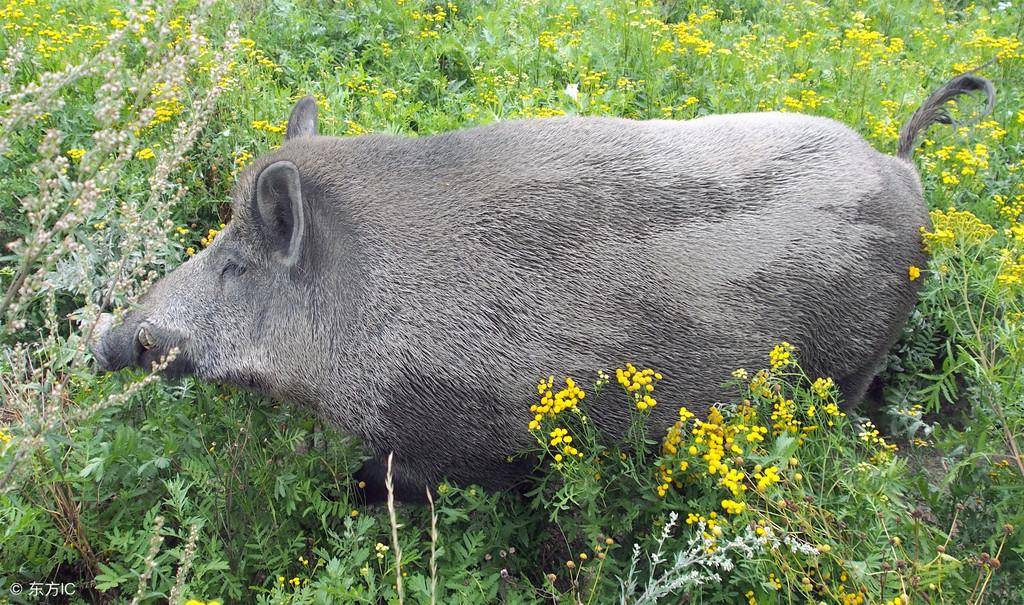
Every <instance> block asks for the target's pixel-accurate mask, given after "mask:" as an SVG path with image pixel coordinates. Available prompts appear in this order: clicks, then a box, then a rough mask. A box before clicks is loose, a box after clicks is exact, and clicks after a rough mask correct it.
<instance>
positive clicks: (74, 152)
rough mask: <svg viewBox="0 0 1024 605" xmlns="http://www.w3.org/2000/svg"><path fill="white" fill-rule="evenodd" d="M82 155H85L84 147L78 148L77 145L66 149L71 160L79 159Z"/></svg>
mask: <svg viewBox="0 0 1024 605" xmlns="http://www.w3.org/2000/svg"><path fill="white" fill-rule="evenodd" d="M83 155H85V150H84V149H79V148H77V147H75V148H73V149H68V157H69V158H71V159H72V160H80V159H82V156H83Z"/></svg>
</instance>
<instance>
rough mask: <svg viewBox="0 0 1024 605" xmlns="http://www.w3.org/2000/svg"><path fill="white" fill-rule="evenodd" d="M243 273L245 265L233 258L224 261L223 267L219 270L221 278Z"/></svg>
mask: <svg viewBox="0 0 1024 605" xmlns="http://www.w3.org/2000/svg"><path fill="white" fill-rule="evenodd" d="M243 273H245V265H242V264H240V263H238V262H235V261H234V260H228V261H227V262H226V263H224V268H223V269H221V270H220V276H221V277H222V278H223V277H224V276H226V275H231V276H235V277H237V276H239V275H241V274H243Z"/></svg>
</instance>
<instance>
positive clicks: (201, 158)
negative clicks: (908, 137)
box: [0, 0, 1024, 605]
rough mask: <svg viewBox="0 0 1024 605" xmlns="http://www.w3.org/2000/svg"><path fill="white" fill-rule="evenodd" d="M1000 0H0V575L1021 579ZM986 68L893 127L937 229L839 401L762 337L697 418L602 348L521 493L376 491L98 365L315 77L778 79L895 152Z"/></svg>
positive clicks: (486, 94)
mask: <svg viewBox="0 0 1024 605" xmlns="http://www.w3.org/2000/svg"><path fill="white" fill-rule="evenodd" d="M1017 4H1018V3H1017V2H1016V0H1014V1H1013V2H1009V1H1001V2H996V1H985V2H968V1H967V0H947V1H939V0H893V1H892V2H888V3H877V2H863V1H855V0H837V1H835V2H827V3H826V2H820V3H819V2H814V1H812V0H792V1H787V0H733V1H724V0H723V1H722V2H713V3H703V4H702V3H697V2H653V0H638V1H625V0H604V1H598V0H578V1H577V2H575V3H571V4H568V3H563V2H554V1H550V0H529V1H526V2H513V1H495V0H491V1H486V2H484V1H480V2H470V1H468V0H459V1H457V2H447V3H437V2H416V1H413V0H346V1H341V2H328V1H326V0H274V1H272V2H270V1H266V0H188V1H185V0H137V1H127V2H121V1H112V0H92V1H89V2H83V1H81V0H78V1H62V0H3V3H2V4H0V31H2V32H3V33H2V36H0V65H2V67H0V243H3V244H4V246H3V248H2V251H0V297H2V298H0V346H2V349H0V350H2V353H0V389H2V403H0V603H5V602H12V603H22V602H25V603H34V602H45V601H46V600H47V599H49V600H50V601H62V600H68V601H72V602H84V603H91V602H131V603H162V602H167V601H170V602H173V603H188V604H190V605H194V604H196V603H200V604H202V603H234V602H258V603H340V602H361V603H363V602H365V603H382V602H409V603H428V602H429V603H484V602H508V603H532V602H541V601H543V602H552V603H574V604H575V603H586V604H588V605H589V604H590V603H608V602H620V603H624V604H625V603H630V604H632V603H654V602H658V601H661V602H666V603H709V604H710V603H733V604H734V603H746V604H754V603H829V604H832V603H838V604H842V605H857V604H886V605H909V604H911V603H914V604H917V603H922V604H925V603H927V604H940V603H941V604H949V605H962V604H969V605H978V604H980V603H983V602H986V601H987V602H994V603H1007V604H1016V603H1024V507H1022V506H1021V502H1022V501H1024V457H1022V453H1021V450H1022V448H1024V321H1022V320H1024V306H1022V304H1024V92H1022V87H1021V84H1022V83H1024V44H1022V40H1021V36H1022V29H1024V10H1022V8H1021V7H1020V6H1017ZM978 66H983V67H982V70H981V72H980V73H981V74H982V75H984V76H986V77H987V78H989V79H991V80H992V81H993V82H994V84H995V86H996V88H997V91H998V93H997V95H998V98H997V104H996V109H995V111H994V112H993V113H992V114H990V115H988V116H985V117H983V118H982V119H981V120H980V121H977V120H976V121H973V122H972V120H971V118H972V115H973V114H974V113H976V112H977V110H978V108H979V107H980V102H975V101H974V99H970V98H963V99H961V101H960V106H951V107H950V111H951V113H952V115H953V117H954V119H955V120H957V123H956V124H954V125H953V126H952V127H948V126H937V127H934V128H933V129H932V130H931V131H930V132H929V133H928V135H927V137H926V139H925V140H924V141H923V144H922V146H921V147H920V148H919V149H918V151H917V153H916V155H915V161H916V162H917V164H918V166H919V168H920V171H921V175H922V180H923V182H924V186H925V190H926V196H927V199H928V203H929V205H930V207H931V208H932V223H933V225H932V229H931V230H930V231H928V232H927V233H925V235H924V244H925V246H926V247H927V249H928V251H929V252H930V253H931V260H930V262H929V264H928V266H925V267H907V279H909V280H923V289H922V294H921V300H920V303H919V305H918V307H917V309H916V310H915V311H914V314H913V316H912V317H911V320H910V322H909V324H908V326H907V328H906V330H905V333H904V334H903V337H902V339H901V340H900V342H899V343H898V345H897V346H896V348H894V350H893V351H892V354H891V355H890V357H889V361H888V364H887V368H886V369H885V370H884V372H883V374H882V376H881V381H880V385H881V386H880V388H876V389H874V391H873V399H874V402H875V403H874V404H873V405H872V406H868V408H867V409H861V410H847V409H845V408H844V407H843V406H842V402H841V401H840V400H838V399H837V392H836V388H835V385H834V384H833V382H832V381H831V380H830V379H829V377H823V376H807V375H805V374H804V373H803V372H802V370H801V369H800V366H799V357H800V352H799V351H796V350H795V349H794V348H793V347H792V346H790V345H788V344H787V343H779V345H778V346H777V347H776V348H775V349H774V350H772V351H765V357H764V365H763V367H762V368H737V369H736V371H735V372H734V374H733V376H732V381H733V382H732V384H733V386H734V388H735V398H734V399H733V400H731V401H728V402H722V405H721V406H719V407H718V408H716V409H715V410H714V411H713V412H712V413H711V414H709V415H708V417H706V418H698V417H694V415H693V414H692V413H690V412H689V411H688V410H687V408H686V407H685V406H686V404H687V402H679V401H663V400H659V399H658V390H657V384H658V381H659V380H661V378H662V377H661V375H660V374H659V373H658V368H646V367H645V366H643V365H637V366H634V365H632V364H631V363H629V362H632V363H636V364H643V363H644V360H628V359H624V360H622V365H621V367H619V368H603V369H602V368H594V374H593V375H590V376H571V377H562V376H551V377H540V376H538V377H536V378H537V379H538V381H539V382H538V385H537V393H536V395H537V398H536V403H535V404H534V405H533V406H532V408H531V409H524V410H523V427H524V430H529V431H530V432H531V433H532V434H533V435H534V436H535V437H536V443H537V446H536V450H535V452H533V453H534V454H537V455H538V458H539V460H540V466H539V467H538V469H537V472H536V479H535V481H534V482H533V484H532V487H531V489H530V491H529V492H528V493H521V494H520V493H517V494H499V493H485V492H484V491H482V490H480V489H478V488H474V487H471V486H464V487H455V486H450V485H447V484H443V485H441V486H439V488H438V490H437V496H436V499H435V501H433V502H431V503H430V505H429V506H424V507H402V506H399V507H368V506H364V505H363V504H361V500H360V495H359V493H360V492H359V490H360V486H359V485H358V484H353V483H352V480H351V475H352V472H353V471H354V470H355V469H356V468H358V466H359V464H360V461H361V452H360V449H359V444H358V443H354V442H352V441H351V440H349V439H346V438H345V437H343V436H341V435H339V434H337V433H335V432H333V431H332V430H331V429H330V427H326V426H322V425H321V424H320V423H319V422H318V421H317V420H316V419H315V418H313V417H312V416H310V414H309V413H308V412H307V411H304V410H301V409H297V408H295V407H292V406H290V405H288V404H277V403H272V402H268V401H264V400H262V399H259V398H257V397H254V396H252V395H248V394H245V393H242V392H237V391H235V390H233V389H228V388H224V387H218V386H215V385H210V384H206V383H202V382H198V381H194V380H185V381H182V382H177V383H167V382H163V381H161V380H159V379H158V378H157V377H156V376H154V375H150V374H146V373H141V372H136V373H132V372H121V373H117V374H111V375H97V374H96V373H95V371H94V370H93V369H92V368H91V367H90V363H89V356H88V353H87V352H86V346H85V343H86V342H87V339H88V336H89V334H90V333H91V332H92V330H93V329H94V327H95V325H96V321H97V317H98V315H99V313H100V312H101V311H102V310H105V309H109V308H124V307H126V306H128V305H130V303H131V301H132V300H133V299H134V298H135V297H136V296H138V294H139V293H140V292H142V291H144V289H145V288H146V286H147V285H148V284H150V283H152V282H153V281H154V280H155V279H156V278H158V277H159V276H160V275H162V274H163V273H165V272H166V271H168V270H170V269H172V268H173V267H175V266H176V265H178V264H179V263H180V262H181V261H182V260H183V259H185V258H187V257H188V256H190V255H192V254H195V252H196V251H197V250H199V249H201V248H202V247H203V246H206V245H207V244H208V243H209V242H210V241H211V240H212V239H213V238H214V237H215V236H216V235H217V232H218V230H219V229H220V228H221V227H222V226H223V224H224V223H225V222H226V221H227V220H228V218H229V216H228V214H227V213H228V212H229V205H228V204H227V198H228V191H229V189H230V187H231V184H232V182H233V179H234V177H235V175H236V174H237V173H238V172H239V170H240V169H241V168H243V167H244V166H245V165H246V164H247V163H248V162H250V161H252V160H253V158H254V157H256V156H258V155H260V154H261V153H264V152H266V151H268V150H271V149H273V148H274V147H275V146H277V145H278V144H279V143H280V141H281V139H282V136H283V132H284V120H285V118H286V117H287V114H288V110H289V109H290V107H291V105H292V104H293V103H294V101H295V100H297V99H298V98H300V97H302V96H304V95H306V94H313V95H314V96H315V97H316V99H317V101H318V105H319V107H320V130H321V132H323V133H324V134H330V135H336V136H357V135H360V134H364V133H368V132H379V131H387V132H397V133H403V134H407V135H425V134H431V133H436V132H443V131H447V130H452V129H456V128H460V127H464V126H468V125H473V124H480V123H486V122H490V121H494V120H502V119H511V118H519V117H538V118H543V117H549V116H556V115H563V114H582V115H616V116H624V117H630V118H638V119H644V118H672V119H688V118H693V117H697V116H701V115H705V114H711V113H727V112H739V111H767V110H778V111H790V112H805V113H810V114H816V115H822V116H827V117H831V118H834V119H837V120H839V121H841V122H843V123H845V124H847V125H849V126H851V127H853V128H854V129H856V130H858V131H859V132H860V133H862V134H863V135H864V136H865V137H866V138H867V139H868V140H869V141H870V142H871V143H872V144H873V145H875V146H876V148H878V149H879V150H882V151H886V152H890V153H892V152H894V151H895V145H896V139H897V131H898V129H899V127H900V126H901V125H902V124H903V123H904V122H905V121H906V120H907V119H908V118H909V116H910V114H911V113H912V112H913V110H914V109H915V108H916V107H917V106H918V105H919V104H920V102H921V101H922V100H923V99H924V98H925V97H926V96H927V94H928V93H930V92H931V91H932V90H934V89H935V88H937V86H939V85H940V84H941V83H944V82H945V81H947V80H948V79H949V78H950V77H952V76H954V75H956V74H958V73H961V72H963V71H965V70H968V69H971V68H975V67H978ZM601 390H611V391H614V392H616V393H620V394H621V401H622V405H623V406H627V407H628V408H629V409H630V410H631V413H632V418H633V422H632V424H631V429H630V432H629V439H627V440H626V442H624V443H611V442H608V440H606V439H603V438H602V436H601V435H600V434H598V433H597V432H596V431H595V430H594V428H593V426H592V425H590V424H588V423H587V419H586V409H587V395H588V394H591V395H593V394H594V393H595V392H597V391H601ZM652 406H672V407H673V408H678V409H679V421H678V423H677V424H676V425H675V426H674V427H673V428H672V429H671V430H670V431H669V432H668V434H667V435H658V434H651V433H649V432H648V431H647V429H646V425H645V422H644V419H645V417H646V415H647V414H648V413H649V410H650V408H651V407H652ZM38 584H41V585H42V586H43V589H42V590H43V591H44V594H45V591H46V590H47V587H48V586H49V585H56V586H59V587H60V588H59V590H60V591H61V592H60V593H59V596H52V595H51V596H50V597H45V596H40V595H39V594H38V593H33V592H32V590H33V588H32V587H34V586H35V585H38ZM69 587H70V588H69ZM54 594H56V593H54Z"/></svg>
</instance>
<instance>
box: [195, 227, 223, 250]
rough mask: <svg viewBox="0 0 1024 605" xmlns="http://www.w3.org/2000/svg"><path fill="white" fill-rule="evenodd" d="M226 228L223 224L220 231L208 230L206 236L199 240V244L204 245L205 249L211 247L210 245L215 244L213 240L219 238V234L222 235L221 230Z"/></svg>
mask: <svg viewBox="0 0 1024 605" xmlns="http://www.w3.org/2000/svg"><path fill="white" fill-rule="evenodd" d="M224 227H225V225H224V223H221V224H220V229H209V230H207V232H206V235H205V236H204V237H202V238H200V239H199V243H200V244H202V245H203V247H206V246H209V245H210V244H212V243H213V238H215V237H217V234H218V233H220V232H221V229H224Z"/></svg>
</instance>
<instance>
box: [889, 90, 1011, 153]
mask: <svg viewBox="0 0 1024 605" xmlns="http://www.w3.org/2000/svg"><path fill="white" fill-rule="evenodd" d="M976 90H981V91H984V92H985V96H986V97H987V98H988V104H987V106H986V107H985V111H984V113H983V114H982V115H985V114H987V113H989V112H990V111H992V107H993V106H994V105H995V103H996V87H995V86H993V85H992V83H991V82H989V81H988V80H986V79H985V78H982V77H981V76H976V75H974V74H973V73H972V72H967V73H965V74H961V75H959V76H957V77H955V78H953V79H952V80H950V81H949V82H947V83H946V85H945V86H943V87H942V88H940V89H938V90H936V91H935V92H933V93H932V95H931V96H930V97H928V98H927V99H925V101H924V103H922V104H921V107H919V108H918V109H917V111H915V112H914V115H913V116H912V117H911V118H910V121H909V122H907V123H906V125H905V126H903V129H902V130H900V140H899V147H898V148H897V149H898V151H897V152H896V157H898V158H900V159H901V160H907V161H910V156H911V155H912V154H913V153H914V143H915V141H916V140H917V137H918V135H920V134H921V133H922V132H924V131H925V130H927V129H928V127H929V126H931V125H932V124H934V123H936V122H940V123H942V124H952V123H953V119H952V118H951V117H950V116H949V112H947V111H946V107H945V105H946V101H949V100H950V99H954V98H956V97H959V96H960V95H962V94H966V93H968V92H973V91H976Z"/></svg>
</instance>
